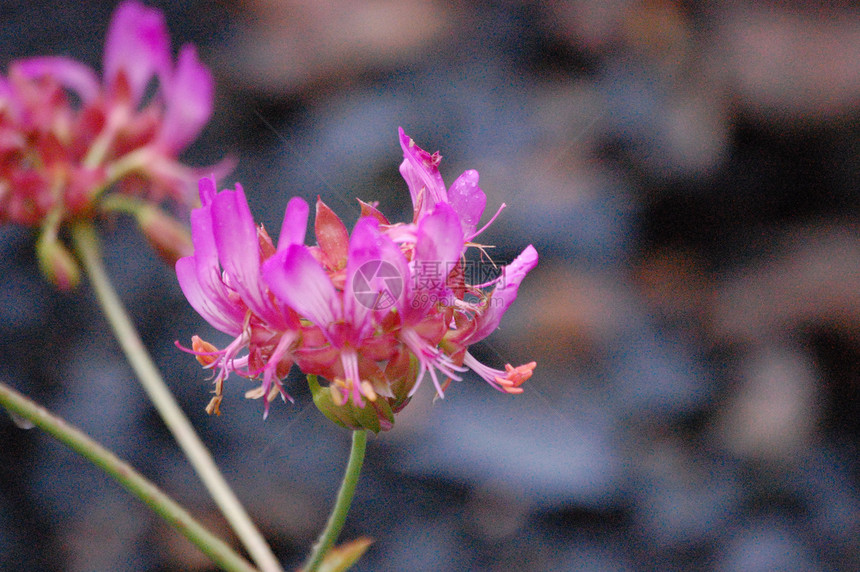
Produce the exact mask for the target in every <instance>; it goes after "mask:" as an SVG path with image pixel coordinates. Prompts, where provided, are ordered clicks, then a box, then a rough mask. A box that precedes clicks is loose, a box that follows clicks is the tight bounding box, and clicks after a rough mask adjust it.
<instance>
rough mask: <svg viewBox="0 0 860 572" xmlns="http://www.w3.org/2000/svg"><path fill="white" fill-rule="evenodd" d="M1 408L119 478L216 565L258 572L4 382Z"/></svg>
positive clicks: (160, 494) (83, 437)
mask: <svg viewBox="0 0 860 572" xmlns="http://www.w3.org/2000/svg"><path fill="white" fill-rule="evenodd" d="M0 405H2V406H3V407H5V408H6V409H7V410H8V411H9V412H10V413H14V414H17V415H18V416H20V417H23V418H24V419H26V420H28V421H30V422H31V423H33V425H35V426H36V427H39V428H40V429H42V430H43V431H45V432H46V433H48V434H49V435H51V436H52V437H55V438H56V439H58V440H59V441H60V442H62V443H63V444H65V445H66V446H68V447H69V448H70V449H72V450H73V451H75V452H76V453H78V454H79V455H81V456H82V457H84V458H85V459H87V460H89V461H90V462H92V463H93V464H94V465H95V466H97V467H99V468H100V469H102V470H103V471H104V472H106V473H107V474H109V475H110V476H112V477H113V478H114V479H116V480H117V481H118V482H119V483H120V484H121V485H122V486H124V487H125V488H126V489H128V491H129V492H130V493H131V494H133V495H134V496H136V497H137V498H139V499H140V500H142V501H143V502H145V503H146V504H148V505H149V506H150V508H152V510H154V511H155V512H156V513H158V515H159V516H161V518H163V519H164V520H165V521H166V522H167V523H168V524H169V525H170V526H172V527H173V528H175V529H176V530H177V531H178V532H179V533H180V534H182V535H183V536H184V537H185V538H187V539H188V540H190V541H191V542H193V543H194V545H195V546H197V548H199V549H200V550H201V551H202V552H203V553H204V554H206V556H208V557H209V558H210V559H211V560H212V561H213V562H214V563H215V564H217V565H218V566H220V567H221V568H223V569H224V570H228V571H230V572H234V571H235V572H255V571H256V569H255V568H254V567H253V566H251V565H250V564H249V563H248V562H247V561H246V560H245V559H244V558H242V557H241V556H239V555H238V554H237V553H236V552H235V551H233V549H232V548H230V547H229V546H227V544H225V543H224V542H223V541H222V540H221V539H220V538H218V537H217V536H215V535H213V534H212V533H211V532H209V531H208V530H206V528H205V527H204V526H203V525H201V524H200V523H199V522H197V521H196V520H195V519H194V517H192V516H191V515H190V514H189V513H188V512H187V511H186V510H185V509H184V508H182V507H181V506H180V505H179V504H177V503H176V502H175V501H174V500H173V499H171V498H170V497H169V496H167V495H166V494H164V492H162V491H161V490H160V489H159V488H158V487H156V486H155V485H154V484H152V483H151V482H150V481H148V480H147V479H146V478H144V477H143V476H142V475H141V474H140V473H138V472H137V471H135V470H134V468H133V467H132V466H131V465H129V464H128V463H126V462H125V461H122V460H121V459H119V458H118V457H117V456H116V455H114V454H113V453H111V452H110V451H108V450H107V449H105V448H104V447H102V446H101V445H99V444H98V443H96V442H95V441H93V440H92V439H90V438H89V437H88V436H87V435H86V434H84V433H83V432H82V431H81V430H80V429H78V428H76V427H73V426H71V425H69V424H68V423H66V422H65V421H64V420H63V419H61V418H59V417H57V416H55V415H53V414H52V413H50V412H49V411H48V410H47V409H45V408H44V407H42V406H40V405H37V404H36V403H34V402H33V401H31V400H30V399H28V398H26V397H24V396H23V395H21V394H20V393H18V392H17V391H15V390H14V389H12V388H10V387H8V386H7V385H5V384H3V383H0Z"/></svg>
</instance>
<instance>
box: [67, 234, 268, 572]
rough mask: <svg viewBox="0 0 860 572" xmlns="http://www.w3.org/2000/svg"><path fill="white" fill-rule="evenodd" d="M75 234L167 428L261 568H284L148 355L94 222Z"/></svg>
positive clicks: (110, 319) (86, 265) (93, 279)
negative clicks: (105, 262) (115, 284)
mask: <svg viewBox="0 0 860 572" xmlns="http://www.w3.org/2000/svg"><path fill="white" fill-rule="evenodd" d="M72 240H73V243H74V247H75V250H76V251H77V254H78V255H79V256H80V258H81V262H82V264H83V266H84V269H85V271H86V273H87V275H88V276H89V279H90V282H91V283H92V286H93V289H94V290H95V294H96V298H97V299H98V302H99V304H100V305H101V308H102V311H103V312H104V313H105V316H106V317H107V319H108V322H110V325H111V328H112V329H113V331H114V334H115V335H116V337H117V340H118V341H119V343H120V345H121V346H122V349H123V352H124V353H125V355H126V358H127V359H128V361H129V363H130V365H131V366H132V369H133V370H134V372H135V374H136V375H137V377H138V380H139V381H140V383H141V385H142V386H143V389H144V391H145V392H146V394H147V395H148V396H149V398H150V400H151V401H152V403H153V405H155V408H156V409H157V410H158V413H159V414H160V415H161V418H162V419H163V420H164V423H165V424H166V425H167V428H168V429H169V430H170V432H171V433H172V434H173V436H174V438H175V439H176V442H177V443H178V444H179V446H180V448H181V449H182V451H183V453H185V456H186V457H187V458H188V460H189V461H190V462H191V464H192V466H193V467H194V470H195V471H196V472H197V474H198V476H199V477H200V480H201V481H202V482H203V484H204V486H205V487H206V489H207V490H208V491H209V494H210V495H211V496H212V499H213V500H214V501H215V503H216V504H217V505H218V508H219V509H220V510H221V512H222V513H223V514H224V517H225V518H226V519H227V521H228V522H229V524H230V526H231V527H232V528H233V530H234V531H235V533H236V535H237V536H238V537H239V540H240V541H241V542H242V544H243V545H244V546H245V548H246V549H247V550H248V553H249V554H250V555H251V558H252V559H253V560H254V562H255V563H256V564H257V566H258V567H259V569H260V570H261V571H262V572H280V571H281V570H282V568H281V566H280V564H279V563H278V560H277V559H276V558H275V555H274V554H273V553H272V550H271V548H270V547H269V545H268V544H267V543H266V541H265V539H264V538H263V536H262V535H261V534H260V532H259V531H258V530H257V527H256V526H255V525H254V523H253V522H252V521H251V518H250V517H249V516H248V513H247V512H246V511H245V509H244V507H243V506H242V505H241V503H240V502H239V500H238V498H236V495H235V493H233V491H232V489H230V486H229V485H228V484H227V482H226V481H225V480H224V477H223V476H222V475H221V472H220V471H219V470H218V467H217V466H216V465H215V461H214V460H213V459H212V455H211V454H210V452H209V450H208V449H207V448H206V446H205V445H204V444H203V442H202V441H201V440H200V437H198V436H197V433H196V432H195V431H194V428H193V427H192V426H191V423H190V422H189V421H188V418H187V417H186V416H185V414H184V413H183V412H182V409H180V407H179V405H178V404H177V403H176V400H175V399H174V398H173V395H172V394H171V392H170V390H169V389H168V387H167V385H166V384H165V382H164V380H163V379H162V377H161V374H160V373H159V372H158V369H157V368H156V367H155V364H154V363H153V362H152V359H151V358H150V357H149V354H148V353H147V351H146V348H145V347H144V345H143V342H142V341H141V340H140V337H139V336H138V334H137V331H136V330H135V328H134V326H133V325H132V323H131V320H130V319H129V317H128V314H127V313H126V311H125V309H124V307H123V305H122V302H121V301H120V299H119V296H118V295H117V293H116V291H115V290H114V289H113V286H112V284H111V283H110V280H109V279H108V277H107V274H106V273H105V269H104V266H103V265H102V259H101V252H100V247H99V243H98V239H97V237H96V233H95V229H94V227H93V226H92V224H91V223H89V222H78V223H77V224H75V225H74V226H73V227H72Z"/></svg>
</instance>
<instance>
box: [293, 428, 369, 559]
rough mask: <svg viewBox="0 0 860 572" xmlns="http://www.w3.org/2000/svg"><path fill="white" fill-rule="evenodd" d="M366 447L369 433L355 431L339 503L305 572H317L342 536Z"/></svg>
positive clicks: (339, 494) (333, 510) (315, 546)
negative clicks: (341, 532)
mask: <svg viewBox="0 0 860 572" xmlns="http://www.w3.org/2000/svg"><path fill="white" fill-rule="evenodd" d="M366 445H367V431H364V430H358V431H353V432H352V449H351V450H350V452H349V462H348V463H347V465H346V472H345V473H344V475H343V482H342V483H341V485H340V491H338V493H337V501H335V504H334V508H332V511H331V516H329V517H328V522H327V523H326V525H325V529H324V530H323V531H322V534H320V537H319V539H318V540H317V543H316V544H315V545H314V549H313V552H311V555H310V556H309V557H308V560H307V563H306V564H305V567H304V572H316V571H317V570H318V569H319V567H320V564H322V561H323V559H324V558H325V555H326V554H328V551H329V550H331V548H332V546H334V543H335V542H337V537H338V536H339V535H340V531H341V529H342V528H343V523H344V522H346V515H347V513H348V512H349V506H350V505H351V504H352V495H353V493H355V486H356V484H358V476H359V475H360V474H361V465H362V464H363V463H364V450H365V446H366Z"/></svg>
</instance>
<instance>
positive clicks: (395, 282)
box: [352, 260, 403, 311]
mask: <svg viewBox="0 0 860 572" xmlns="http://www.w3.org/2000/svg"><path fill="white" fill-rule="evenodd" d="M352 292H353V295H354V296H355V300H356V301H357V302H358V303H359V304H361V305H362V306H364V307H365V308H369V309H371V310H377V311H378V310H387V309H389V308H391V307H392V306H394V304H396V303H397V299H398V298H399V297H400V295H401V294H402V293H403V277H402V276H401V275H400V272H398V271H397V267H396V266H394V265H393V264H391V263H389V262H386V261H384V260H370V261H368V262H365V263H364V264H362V265H361V267H360V268H359V269H358V271H357V272H356V273H355V276H353V277H352Z"/></svg>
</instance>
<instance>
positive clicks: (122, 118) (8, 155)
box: [0, 0, 223, 247]
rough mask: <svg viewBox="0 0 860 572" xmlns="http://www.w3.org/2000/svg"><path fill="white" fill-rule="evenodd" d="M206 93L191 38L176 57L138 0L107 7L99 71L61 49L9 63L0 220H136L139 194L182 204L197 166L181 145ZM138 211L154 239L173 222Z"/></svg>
mask: <svg viewBox="0 0 860 572" xmlns="http://www.w3.org/2000/svg"><path fill="white" fill-rule="evenodd" d="M151 86H155V87H154V89H151ZM213 96H214V83H213V80H212V75H211V74H210V72H209V70H208V69H207V68H206V67H205V66H204V65H203V64H201V63H200V61H199V59H198V58H197V54H196V51H195V49H194V47H193V46H183V47H182V49H181V50H180V51H179V56H178V58H177V60H176V61H175V62H174V61H173V57H172V55H171V47H170V39H169V36H168V34H167V27H166V25H165V22H164V17H163V15H162V14H161V12H159V11H158V10H156V9H154V8H147V7H145V6H143V5H142V4H140V3H138V2H136V1H134V0H127V1H125V2H123V3H121V4H120V5H119V6H118V8H117V9H116V11H115V13H114V16H113V19H112V21H111V24H110V28H109V30H108V33H107V42H106V45H105V51H104V63H103V74H102V77H101V79H100V78H99V77H98V75H97V74H96V73H95V72H94V71H93V70H92V69H90V68H89V67H88V66H86V65H84V64H82V63H80V62H78V61H75V60H73V59H70V58H67V57H63V56H46V57H34V58H26V59H22V60H17V61H15V62H13V63H12V64H10V66H9V70H8V73H7V75H6V76H5V77H0V223H2V222H12V223H17V224H22V225H28V226H40V227H42V228H43V235H45V236H53V235H55V234H56V231H57V229H58V228H59V226H60V225H62V224H63V223H65V222H67V221H71V220H74V219H77V218H81V217H92V216H93V215H94V214H95V213H97V212H98V211H99V210H102V211H107V210H124V211H131V212H133V213H134V214H136V215H138V218H139V219H140V217H141V216H143V215H141V214H140V213H138V212H137V211H136V208H135V205H139V204H141V199H142V202H144V203H147V204H148V205H149V206H153V205H157V204H158V203H160V202H162V201H164V200H169V201H171V202H173V203H174V204H178V205H179V206H190V204H191V203H192V202H193V200H194V193H193V189H194V183H195V181H196V180H197V179H198V178H199V177H200V174H199V172H198V170H196V169H193V168H191V167H188V166H186V165H184V164H182V163H181V162H179V160H178V158H177V155H178V153H179V152H180V151H182V150H183V149H185V147H187V146H188V144H190V143H191V142H192V141H193V140H194V139H196V137H197V136H198V134H199V133H200V131H201V130H202V129H203V127H204V126H205V124H206V123H207V121H208V120H209V117H210V116H211V114H212V107H213ZM221 170H222V171H223V167H222V168H221ZM211 171H212V169H211V168H210V169H209V172H211ZM114 186H116V190H117V191H118V192H116V193H113V194H112V196H110V195H109V191H110V190H111V189H112V188H113V187H114ZM146 216H147V217H148V219H147V220H148V221H149V223H150V225H153V224H154V226H153V230H151V231H149V232H148V238H152V239H157V237H158V236H159V234H158V232H157V231H162V232H163V231H164V226H165V225H167V226H170V225H171V222H172V221H159V220H156V221H154V222H153V217H152V212H151V211H149V212H148V213H146ZM142 226H143V225H142ZM144 231H145V232H147V229H146V228H144ZM161 246H167V245H161ZM189 247H190V244H189Z"/></svg>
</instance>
